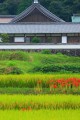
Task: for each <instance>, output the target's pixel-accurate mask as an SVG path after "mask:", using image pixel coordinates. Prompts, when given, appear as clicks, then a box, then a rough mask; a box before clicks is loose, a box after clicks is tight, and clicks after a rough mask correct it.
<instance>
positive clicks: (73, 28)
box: [0, 22, 80, 34]
mask: <svg viewBox="0 0 80 120" xmlns="http://www.w3.org/2000/svg"><path fill="white" fill-rule="evenodd" d="M0 33H35V34H37V33H80V23H56V22H55V23H54V22H53V23H27V24H26V23H15V24H0Z"/></svg>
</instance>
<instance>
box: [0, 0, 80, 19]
mask: <svg viewBox="0 0 80 120" xmlns="http://www.w3.org/2000/svg"><path fill="white" fill-rule="evenodd" d="M32 1H33V0H0V14H12V15H15V14H19V13H20V12H22V11H23V10H25V9H26V8H27V7H28V6H30V5H31V3H32ZM39 2H40V3H41V4H42V5H43V6H44V7H46V8H47V9H48V10H50V11H51V12H52V13H54V14H56V15H57V16H59V17H61V18H62V19H64V20H65V21H71V16H72V15H73V14H74V13H80V0H39Z"/></svg>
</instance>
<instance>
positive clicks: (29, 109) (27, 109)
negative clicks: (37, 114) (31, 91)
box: [21, 106, 32, 112]
mask: <svg viewBox="0 0 80 120" xmlns="http://www.w3.org/2000/svg"><path fill="white" fill-rule="evenodd" d="M21 110H22V111H23V112H25V111H31V110H32V108H31V107H30V106H29V107H28V108H22V109H21Z"/></svg>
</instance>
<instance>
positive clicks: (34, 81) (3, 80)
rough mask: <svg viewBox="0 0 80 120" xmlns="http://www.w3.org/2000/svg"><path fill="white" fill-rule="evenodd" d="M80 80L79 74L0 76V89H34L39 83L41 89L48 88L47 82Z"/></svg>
mask: <svg viewBox="0 0 80 120" xmlns="http://www.w3.org/2000/svg"><path fill="white" fill-rule="evenodd" d="M68 78H80V75H79V74H73V75H72V74H53V75H52V74H25V75H0V87H27V88H28V87H29V88H34V87H36V86H37V85H38V82H39V81H41V85H42V88H49V85H48V84H47V82H48V81H49V80H54V81H55V80H58V79H65V80H66V79H68Z"/></svg>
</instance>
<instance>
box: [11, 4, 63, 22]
mask: <svg viewBox="0 0 80 120" xmlns="http://www.w3.org/2000/svg"><path fill="white" fill-rule="evenodd" d="M35 8H37V9H38V10H39V11H40V12H41V13H42V14H44V15H45V16H47V17H49V18H50V19H52V20H54V21H58V22H65V21H64V20H62V19H61V18H59V17H57V16H56V15H54V14H53V13H51V12H50V11H49V10H47V9H46V8H44V7H43V6H42V5H41V4H39V3H37V4H36V3H33V4H32V5H31V6H29V7H28V8H27V9H26V10H24V11H23V12H21V13H20V14H19V15H17V16H16V17H15V18H14V19H13V20H12V21H11V22H14V23H15V22H17V21H19V20H20V19H22V18H23V17H25V16H26V15H28V14H29V13H31V12H32V11H33V10H34V9H35Z"/></svg>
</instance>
